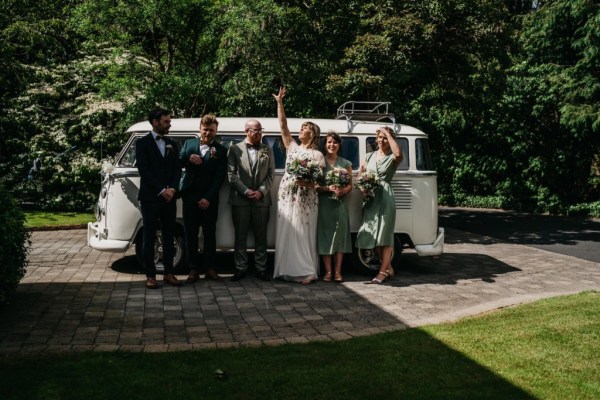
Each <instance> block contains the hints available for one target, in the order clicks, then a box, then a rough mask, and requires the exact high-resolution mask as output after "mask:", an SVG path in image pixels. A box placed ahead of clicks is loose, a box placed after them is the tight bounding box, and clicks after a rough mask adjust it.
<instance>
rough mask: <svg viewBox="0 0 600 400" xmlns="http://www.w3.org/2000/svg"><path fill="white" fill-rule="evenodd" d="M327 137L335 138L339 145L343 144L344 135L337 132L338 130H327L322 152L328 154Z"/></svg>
mask: <svg viewBox="0 0 600 400" xmlns="http://www.w3.org/2000/svg"><path fill="white" fill-rule="evenodd" d="M327 138H333V140H334V141H335V142H336V143H337V144H339V145H341V144H342V137H341V136H340V134H339V133H337V132H336V131H329V132H327V135H325V140H324V141H323V149H322V150H321V152H322V153H323V154H325V155H326V154H327ZM338 152H339V151H338Z"/></svg>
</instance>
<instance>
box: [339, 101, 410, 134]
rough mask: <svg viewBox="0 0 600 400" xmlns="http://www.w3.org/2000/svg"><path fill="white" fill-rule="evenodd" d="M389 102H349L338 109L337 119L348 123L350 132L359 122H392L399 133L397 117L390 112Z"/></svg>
mask: <svg viewBox="0 0 600 400" xmlns="http://www.w3.org/2000/svg"><path fill="white" fill-rule="evenodd" d="M390 104H391V103H390V102H389V101H347V102H345V103H344V104H342V105H341V106H339V107H338V109H337V115H336V119H345V120H346V121H348V130H349V131H352V129H353V128H354V126H355V125H356V124H357V123H358V122H366V123H377V122H391V123H392V124H394V131H396V132H397V131H398V128H399V127H397V125H396V116H395V115H394V114H393V113H391V112H389V106H390Z"/></svg>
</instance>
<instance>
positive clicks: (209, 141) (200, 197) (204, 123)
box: [179, 114, 227, 283]
mask: <svg viewBox="0 0 600 400" xmlns="http://www.w3.org/2000/svg"><path fill="white" fill-rule="evenodd" d="M218 126H219V122H218V121H217V118H216V117H215V116H214V115H212V114H207V115H205V116H204V117H202V119H201V120H200V138H199V139H198V138H194V139H188V140H186V142H185V143H184V145H183V148H182V149H181V152H180V153H179V160H180V162H181V164H182V165H183V166H184V167H185V172H184V175H183V178H182V180H181V184H180V186H179V189H180V191H181V198H182V200H183V226H184V230H185V249H186V250H185V252H186V261H187V264H188V267H189V269H190V274H189V276H188V278H187V282H189V283H195V282H197V281H198V279H199V270H202V271H203V272H204V273H205V275H206V279H212V280H216V281H221V280H223V278H221V277H220V276H219V275H218V274H217V271H216V269H215V268H216V260H215V257H216V252H217V238H216V236H217V218H218V216H219V190H220V189H221V185H222V184H223V181H224V180H225V174H226V172H227V149H225V147H224V146H223V145H221V144H220V143H218V142H217V141H216V140H215V136H216V135H217V129H218ZM200 227H202V236H203V237H204V246H203V247H204V249H203V251H202V267H203V268H201V265H200V257H199V255H198V233H199V232H200Z"/></svg>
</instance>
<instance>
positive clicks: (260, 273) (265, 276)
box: [256, 271, 271, 282]
mask: <svg viewBox="0 0 600 400" xmlns="http://www.w3.org/2000/svg"><path fill="white" fill-rule="evenodd" d="M256 277H257V278H258V279H260V280H261V281H265V282H268V281H270V280H271V277H270V276H269V275H268V274H267V271H256Z"/></svg>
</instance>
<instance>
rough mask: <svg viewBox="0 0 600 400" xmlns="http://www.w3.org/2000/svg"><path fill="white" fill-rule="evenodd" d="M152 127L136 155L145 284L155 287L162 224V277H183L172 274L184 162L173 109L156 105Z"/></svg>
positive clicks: (175, 282) (175, 283)
mask: <svg viewBox="0 0 600 400" xmlns="http://www.w3.org/2000/svg"><path fill="white" fill-rule="evenodd" d="M148 121H149V122H150V124H151V125H152V131H151V132H150V133H148V134H147V135H146V136H144V137H142V138H141V139H139V140H138V141H137V142H136V144H135V158H136V163H137V167H138V171H139V174H140V190H139V192H138V200H139V202H140V209H141V212H142V219H143V224H144V225H143V227H142V235H143V249H142V260H143V264H144V269H145V270H146V287H147V288H149V289H156V288H157V287H158V284H157V282H156V265H155V264H154V240H155V237H156V231H157V230H158V228H159V227H160V230H161V232H162V247H163V264H164V268H165V271H164V278H163V281H164V282H165V283H167V284H169V285H173V286H179V285H181V281H179V280H177V278H176V277H175V275H174V274H173V257H174V255H175V246H174V244H173V240H174V236H175V218H176V212H177V206H176V201H177V198H176V188H177V186H178V184H179V179H180V178H181V165H179V160H178V157H177V153H178V151H177V150H178V148H177V143H175V142H174V141H173V140H171V139H169V137H168V135H169V129H170V128H171V115H170V112H169V111H167V110H165V109H162V108H157V109H154V110H152V111H150V113H149V114H148Z"/></svg>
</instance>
